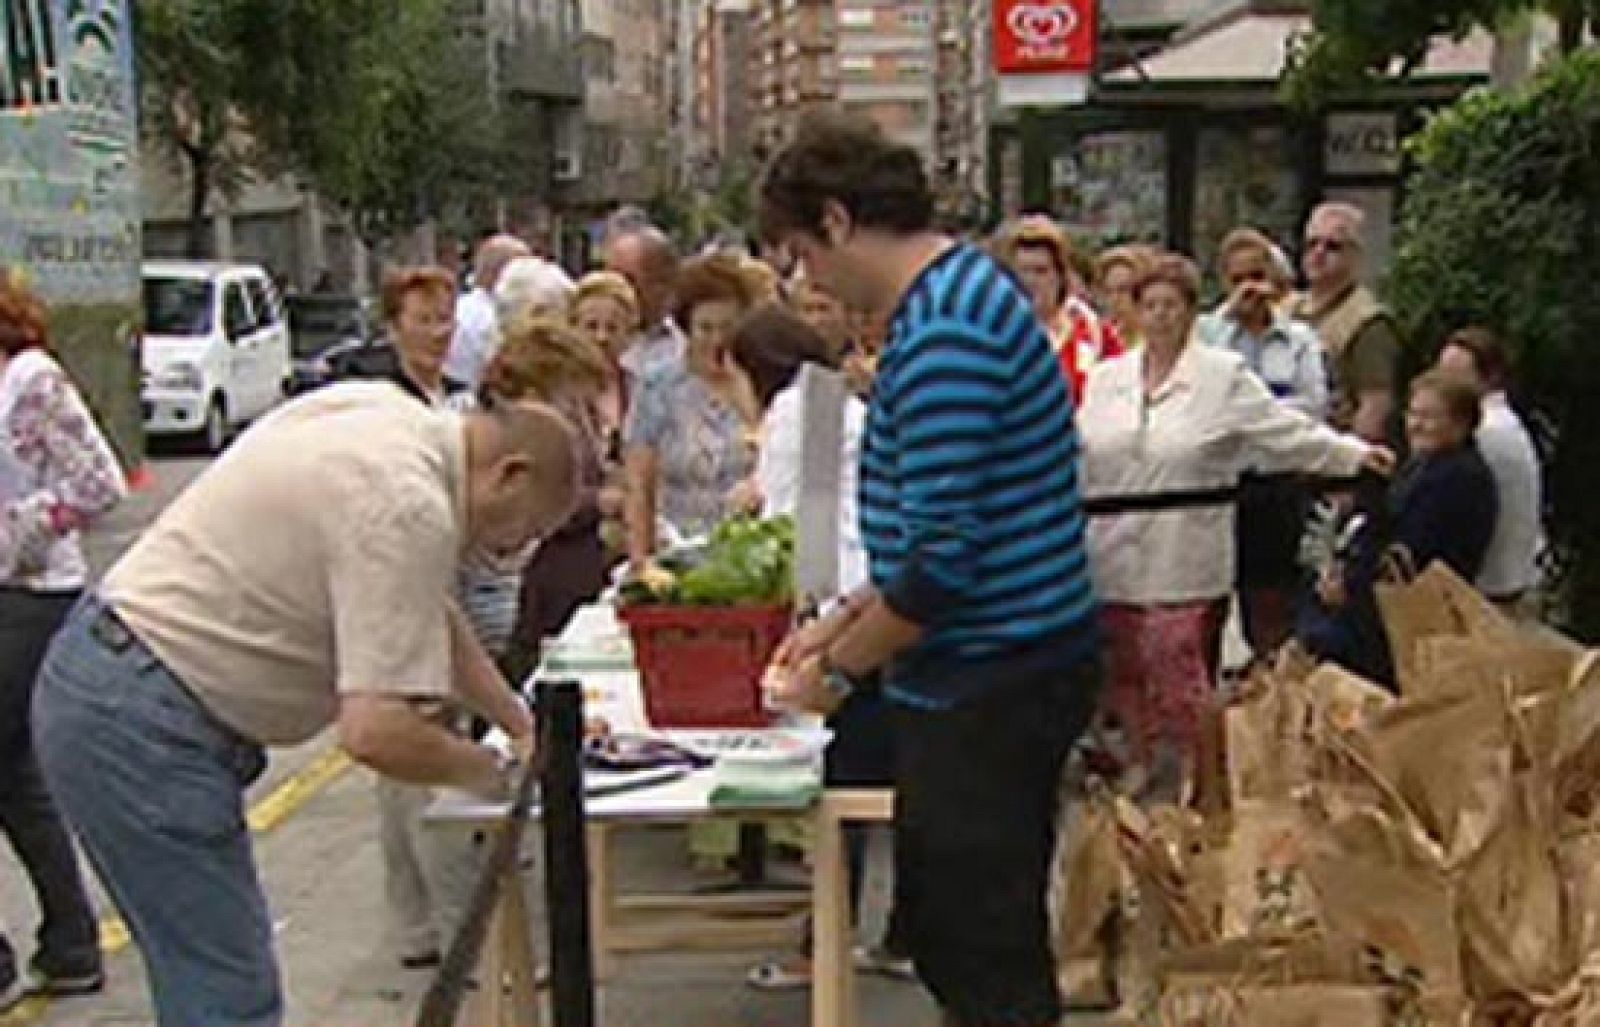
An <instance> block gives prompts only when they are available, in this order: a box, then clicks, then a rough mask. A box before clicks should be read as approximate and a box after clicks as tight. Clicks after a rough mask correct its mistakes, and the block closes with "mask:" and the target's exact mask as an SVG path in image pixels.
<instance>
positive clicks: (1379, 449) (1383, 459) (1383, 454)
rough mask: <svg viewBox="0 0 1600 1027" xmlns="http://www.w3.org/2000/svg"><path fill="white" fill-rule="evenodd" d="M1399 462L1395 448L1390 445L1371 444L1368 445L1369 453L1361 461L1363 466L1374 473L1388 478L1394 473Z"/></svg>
mask: <svg viewBox="0 0 1600 1027" xmlns="http://www.w3.org/2000/svg"><path fill="white" fill-rule="evenodd" d="M1397 462H1398V461H1397V460H1396V459H1395V455H1394V450H1392V449H1390V448H1389V447H1388V446H1369V447H1367V455H1366V456H1365V457H1364V458H1363V459H1362V461H1361V466H1362V468H1364V469H1365V470H1368V471H1371V472H1372V473H1373V474H1376V475H1378V476H1380V477H1383V478H1387V477H1389V476H1390V475H1392V474H1394V469H1395V465H1396V463H1397Z"/></svg>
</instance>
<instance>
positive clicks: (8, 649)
mask: <svg viewBox="0 0 1600 1027" xmlns="http://www.w3.org/2000/svg"><path fill="white" fill-rule="evenodd" d="M77 599H78V594H77V593H76V592H49V593H46V592H30V591H27V590H24V589H11V588H6V589H0V830H3V831H4V832H5V835H6V838H7V840H8V841H10V843H11V847H12V848H13V849H14V850H16V853H17V858H18V859H20V860H21V861H22V866H23V869H24V870H26V871H27V873H28V878H29V880H30V881H31V882H32V883H33V890H34V894H35V895H37V896H38V902H39V909H40V911H41V913H42V915H41V917H40V922H39V933H38V951H37V953H36V954H35V955H34V958H33V965H34V966H35V967H36V968H38V969H39V970H40V971H42V972H44V973H47V974H51V975H55V976H64V977H72V976H79V975H85V974H91V973H94V972H96V971H98V970H99V968H100V938H99V928H98V926H97V925H96V924H95V917H94V909H93V907H91V906H90V904H89V899H88V896H87V894H86V893H85V891H84V887H83V877H82V875H81V874H80V873H79V871H78V854H77V851H76V850H75V849H74V847H73V844H72V836H71V835H70V834H68V832H67V828H66V823H65V822H64V821H63V820H62V818H61V814H60V812H59V811H58V810H57V809H56V804H55V802H54V800H52V799H51V797H50V792H49V790H48V789H47V788H46V787H45V782H44V776H43V774H42V773H41V772H40V770H39V761H38V759H37V758H36V757H35V755H34V749H33V733H32V731H31V730H30V727H29V724H30V719H31V718H30V711H31V709H32V706H33V683H34V678H35V677H37V676H38V672H39V664H40V663H41V662H42V661H43V660H44V654H45V650H46V648H47V647H48V646H49V644H50V639H51V638H52V637H54V635H55V633H56V630H57V629H58V628H59V627H60V626H61V623H62V621H64V620H65V619H66V616H67V614H68V613H69V612H70V611H71V610H72V605H73V604H74V603H75V602H77ZM16 972H17V966H16V953H15V952H14V951H13V950H12V948H11V944H10V942H9V941H8V940H7V939H6V938H5V936H4V935H0V985H3V984H4V983H5V982H6V981H8V980H11V979H12V977H13V975H14V974H15V973H16Z"/></svg>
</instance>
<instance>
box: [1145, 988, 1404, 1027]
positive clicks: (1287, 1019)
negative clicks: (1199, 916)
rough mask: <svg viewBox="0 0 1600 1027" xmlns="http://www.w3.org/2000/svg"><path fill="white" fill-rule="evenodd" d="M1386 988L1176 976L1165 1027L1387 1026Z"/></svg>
mask: <svg viewBox="0 0 1600 1027" xmlns="http://www.w3.org/2000/svg"><path fill="white" fill-rule="evenodd" d="M1388 1015H1389V1014H1388V998H1387V996H1386V995H1385V993H1384V991H1383V989H1382V988H1374V987H1371V986H1369V985H1354V984H1291V985H1287V986H1282V987H1231V986H1229V985H1227V984H1226V983H1221V982H1216V981H1205V980H1196V981H1175V982H1174V985H1173V987H1172V988H1170V989H1169V990H1168V992H1167V993H1166V995H1165V996H1163V998H1162V1001H1161V1006H1160V1010H1159V1018H1158V1019H1157V1021H1156V1022H1157V1023H1158V1024H1159V1025H1160V1027H1385V1025H1386V1024H1387V1023H1388V1022H1389V1021H1388Z"/></svg>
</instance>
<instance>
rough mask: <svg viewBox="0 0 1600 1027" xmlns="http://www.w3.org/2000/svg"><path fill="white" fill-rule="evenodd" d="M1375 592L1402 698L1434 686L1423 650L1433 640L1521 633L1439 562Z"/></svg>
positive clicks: (1381, 585)
mask: <svg viewBox="0 0 1600 1027" xmlns="http://www.w3.org/2000/svg"><path fill="white" fill-rule="evenodd" d="M1403 562H1404V561H1402V563H1403ZM1397 576H1398V577H1400V578H1402V579H1403V578H1404V577H1405V575H1404V574H1400V575H1397ZM1374 591H1375V595H1376V598H1377V603H1378V611H1379V613H1380V614H1381V615H1382V617H1383V628H1384V633H1385V634H1386V635H1387V636H1388V639H1389V650H1390V653H1391V655H1392V656H1393V659H1394V669H1395V677H1396V680H1397V681H1398V682H1399V685H1400V693H1401V694H1402V695H1406V696H1413V695H1424V694H1427V693H1428V691H1429V686H1430V684H1432V683H1433V679H1430V678H1429V677H1428V676H1427V675H1426V674H1425V673H1423V668H1422V666H1421V660H1422V656H1421V650H1420V648H1419V647H1420V646H1421V645H1422V644H1423V643H1425V642H1426V641H1427V640H1429V639H1432V638H1435V637H1438V636H1446V637H1449V636H1467V637H1475V638H1482V639H1504V640H1507V641H1510V640H1513V639H1515V638H1516V636H1517V634H1518V628H1517V627H1516V625H1515V624H1513V623H1512V622H1511V621H1510V620H1508V619H1507V618H1506V617H1505V616H1504V615H1503V614H1501V613H1500V612H1499V611H1498V610H1496V609H1495V608H1494V606H1493V604H1491V603H1490V602H1489V601H1488V600H1487V599H1485V598H1484V597H1483V595H1482V594H1481V593H1479V592H1478V590H1477V589H1475V588H1473V587H1472V585H1471V584H1470V583H1468V582H1467V581H1465V580H1463V579H1462V578H1461V576H1460V575H1458V574H1456V573H1455V572H1454V571H1452V570H1451V569H1450V568H1449V566H1448V565H1446V564H1444V563H1442V562H1440V561H1437V560H1435V561H1434V562H1433V563H1431V564H1429V565H1428V567H1427V568H1426V569H1425V570H1423V571H1422V573H1421V574H1418V575H1416V577H1415V578H1414V579H1411V580H1400V581H1388V582H1383V581H1380V582H1378V583H1377V585H1375V586H1374Z"/></svg>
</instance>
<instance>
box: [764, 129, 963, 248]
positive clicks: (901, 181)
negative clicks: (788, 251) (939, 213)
mask: <svg viewBox="0 0 1600 1027" xmlns="http://www.w3.org/2000/svg"><path fill="white" fill-rule="evenodd" d="M829 200H832V201H834V202H836V203H838V204H839V205H840V206H842V207H844V209H845V210H847V211H849V213H850V217H851V219H852V220H853V221H854V222H855V223H856V224H857V225H858V226H860V227H862V228H876V229H880V230H883V231H887V232H893V233H895V234H897V235H910V234H911V233H913V232H921V231H926V230H928V229H929V228H931V227H932V226H933V207H934V205H933V190H932V189H931V188H930V187H929V185H928V173H927V170H926V169H925V168H924V167H923V166H922V157H921V155H920V154H918V153H917V151H916V150H915V149H913V148H912V147H910V146H904V145H902V144H899V143H896V142H894V141H893V140H891V139H890V138H889V137H888V136H887V135H885V134H884V132H883V130H882V129H881V128H879V127H878V126H877V125H876V124H875V123H874V122H873V121H872V120H871V119H869V118H867V117H866V116H865V115H861V114H847V113H843V112H840V111H824V112H819V113H816V114H811V115H808V116H807V117H806V118H805V119H803V120H802V121H801V122H800V126H799V129H798V130H797V131H796V133H795V137H794V140H793V141H792V142H790V143H789V145H788V146H787V147H785V148H784V150H783V151H782V152H781V153H779V154H778V156H777V157H776V158H775V159H774V160H773V161H772V163H771V165H770V166H769V167H768V168H767V173H766V177H765V178H764V179H763V180H762V183H761V213H760V221H761V234H762V235H763V237H765V238H767V239H772V240H780V239H782V237H783V236H784V235H786V234H788V233H790V232H807V233H809V234H811V235H815V236H820V235H821V234H822V211H823V207H824V206H825V205H826V204H827V202H828V201H829Z"/></svg>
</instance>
